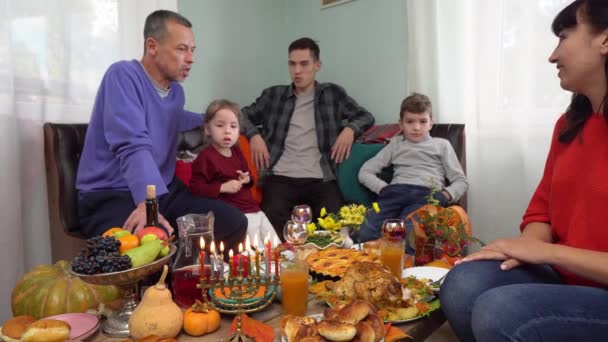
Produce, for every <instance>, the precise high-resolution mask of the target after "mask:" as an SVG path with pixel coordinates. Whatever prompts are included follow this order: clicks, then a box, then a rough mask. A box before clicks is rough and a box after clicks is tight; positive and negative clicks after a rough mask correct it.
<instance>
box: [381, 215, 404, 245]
mask: <svg viewBox="0 0 608 342" xmlns="http://www.w3.org/2000/svg"><path fill="white" fill-rule="evenodd" d="M405 236H406V229H405V222H403V220H400V219H387V220H384V222H383V223H382V237H390V238H397V239H401V240H405Z"/></svg>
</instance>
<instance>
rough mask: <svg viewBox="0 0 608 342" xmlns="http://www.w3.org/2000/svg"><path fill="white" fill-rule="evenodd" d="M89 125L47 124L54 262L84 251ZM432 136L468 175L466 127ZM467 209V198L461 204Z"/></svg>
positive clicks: (188, 135) (195, 137) (184, 138)
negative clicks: (83, 159) (82, 206)
mask: <svg viewBox="0 0 608 342" xmlns="http://www.w3.org/2000/svg"><path fill="white" fill-rule="evenodd" d="M86 130H87V124H83V123H76V124H69V123H65V124H62V123H45V124H44V156H45V166H46V175H47V196H48V207H49V224H50V227H49V228H50V236H51V254H52V258H53V261H57V260H60V259H71V258H73V257H74V256H75V255H77V254H78V252H79V251H80V248H82V247H84V245H85V243H84V236H83V235H82V234H81V233H80V227H79V224H78V221H79V220H78V204H77V191H76V171H77V169H78V162H79V160H80V153H81V152H82V147H83V144H84V137H85V134H86ZM431 135H432V136H435V137H442V138H445V139H447V140H449V141H450V143H451V144H452V146H453V147H454V150H455V152H456V155H457V156H458V159H459V160H460V163H461V165H462V167H463V169H464V170H465V171H466V145H465V131H464V125H463V124H434V125H433V129H432V130H431ZM201 145H202V137H201V133H200V130H199V129H194V130H192V131H188V132H184V133H183V134H181V135H180V142H179V144H178V150H179V151H188V150H189V151H196V150H197V149H199V148H200V146H201ZM458 204H460V205H461V206H463V207H464V208H466V205H467V204H466V195H465V196H463V197H462V198H461V199H460V201H459V202H458Z"/></svg>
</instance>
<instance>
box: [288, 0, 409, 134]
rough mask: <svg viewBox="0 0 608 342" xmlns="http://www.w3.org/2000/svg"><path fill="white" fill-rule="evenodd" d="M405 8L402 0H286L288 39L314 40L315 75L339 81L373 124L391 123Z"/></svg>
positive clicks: (401, 92)
mask: <svg viewBox="0 0 608 342" xmlns="http://www.w3.org/2000/svg"><path fill="white" fill-rule="evenodd" d="M405 7H406V6H405V1H403V0H382V1H373V0H353V1H351V2H347V3H344V4H341V5H338V6H334V7H330V8H326V9H323V10H322V9H321V5H320V1H319V0H312V1H310V0H307V1H301V0H287V30H288V40H289V41H292V40H294V39H297V38H300V37H302V36H310V37H311V38H314V39H315V40H317V41H318V42H319V46H320V48H321V61H322V62H323V67H322V69H321V72H320V73H319V74H318V75H317V79H318V80H320V81H331V82H334V83H337V84H340V85H341V86H343V87H344V88H345V89H346V91H347V92H348V93H349V95H351V96H352V97H353V98H354V99H355V100H357V102H359V104H361V105H362V106H364V107H366V108H367V109H368V110H369V111H370V112H372V114H374V116H375V117H376V121H377V122H378V123H388V122H396V121H397V120H398V114H399V105H400V104H401V100H403V98H404V96H405V94H406V52H407V25H406V8H405Z"/></svg>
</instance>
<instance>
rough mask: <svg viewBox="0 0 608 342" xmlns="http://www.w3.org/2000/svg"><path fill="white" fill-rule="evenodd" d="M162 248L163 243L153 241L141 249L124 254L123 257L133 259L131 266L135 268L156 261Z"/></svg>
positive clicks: (134, 249)
mask: <svg viewBox="0 0 608 342" xmlns="http://www.w3.org/2000/svg"><path fill="white" fill-rule="evenodd" d="M162 248H163V244H162V241H160V240H152V241H148V242H147V243H145V244H143V245H141V246H139V247H135V248H131V249H129V250H128V251H126V252H124V253H123V255H127V256H128V257H129V258H131V265H132V267H133V268H135V267H140V266H143V265H146V264H149V263H151V262H152V261H154V260H155V259H156V257H157V256H158V253H159V252H160V250H161V249H162Z"/></svg>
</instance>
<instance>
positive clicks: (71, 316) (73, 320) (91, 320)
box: [45, 313, 99, 340]
mask: <svg viewBox="0 0 608 342" xmlns="http://www.w3.org/2000/svg"><path fill="white" fill-rule="evenodd" d="M45 319H56V320H60V321H64V322H66V323H67V324H69V325H70V327H71V329H72V332H71V333H70V340H84V339H86V338H87V337H89V336H91V335H93V334H94V333H95V332H96V331H97V329H99V318H98V317H97V316H95V315H93V314H90V313H67V314H63V315H56V316H51V317H46V318H45Z"/></svg>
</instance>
